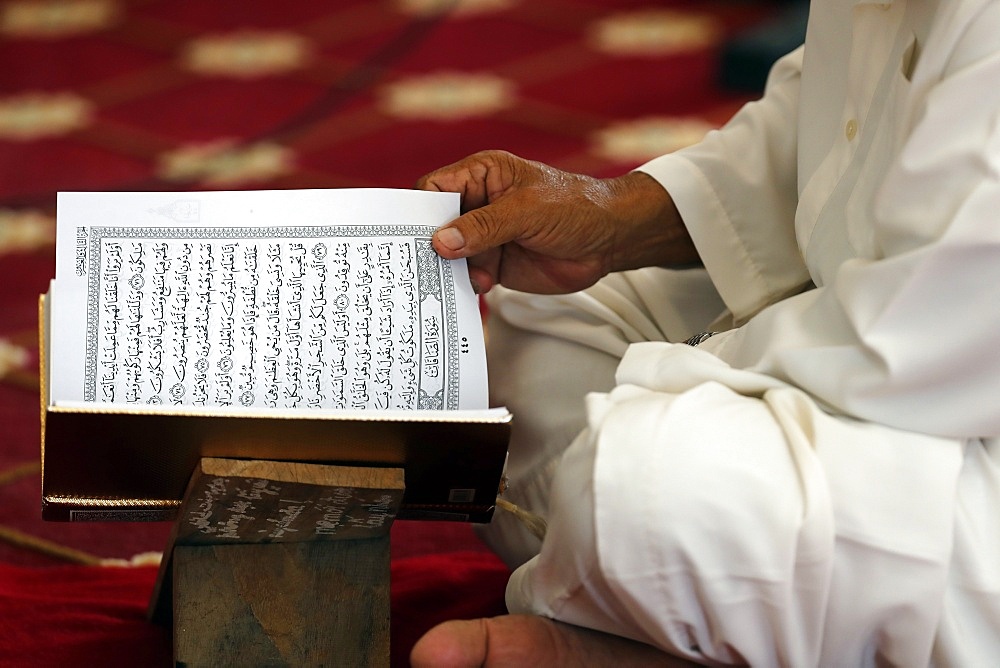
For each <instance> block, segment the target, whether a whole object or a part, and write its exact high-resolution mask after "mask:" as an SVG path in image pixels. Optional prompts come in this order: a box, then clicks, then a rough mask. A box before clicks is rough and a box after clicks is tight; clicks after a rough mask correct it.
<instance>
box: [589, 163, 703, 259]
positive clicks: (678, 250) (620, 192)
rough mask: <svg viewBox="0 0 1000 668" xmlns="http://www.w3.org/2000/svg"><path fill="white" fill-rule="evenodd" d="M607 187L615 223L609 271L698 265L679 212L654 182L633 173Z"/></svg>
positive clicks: (637, 173)
mask: <svg viewBox="0 0 1000 668" xmlns="http://www.w3.org/2000/svg"><path fill="white" fill-rule="evenodd" d="M607 184H608V187H609V189H610V190H611V192H612V193H613V196H612V197H611V198H610V200H609V202H610V204H611V206H613V207H614V212H613V213H614V220H615V227H614V230H613V242H612V254H611V270H612V271H624V270H628V269H639V268H641V267H651V266H667V267H670V266H673V267H681V266H691V265H696V264H700V259H699V257H698V252H697V250H696V249H695V247H694V243H693V242H692V241H691V236H690V235H689V234H688V231H687V228H686V227H685V226H684V221H683V219H682V218H681V215H680V212H679V211H678V210H677V207H676V206H675V205H674V201H673V199H672V198H671V197H670V193H668V192H667V190H666V189H665V188H664V187H663V186H662V185H660V183H659V182H658V181H657V180H656V179H654V178H653V177H652V176H650V175H649V174H646V173H644V172H638V171H634V172H629V173H628V174H624V175H622V176H619V177H617V178H614V179H609V180H608V181H607Z"/></svg>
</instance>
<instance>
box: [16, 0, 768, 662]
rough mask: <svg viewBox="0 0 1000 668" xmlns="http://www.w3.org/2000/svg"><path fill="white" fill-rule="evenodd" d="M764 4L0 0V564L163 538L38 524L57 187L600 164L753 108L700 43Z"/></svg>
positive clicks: (104, 551)
mask: <svg viewBox="0 0 1000 668" xmlns="http://www.w3.org/2000/svg"><path fill="white" fill-rule="evenodd" d="M782 6H783V3H781V2H777V1H776V0H775V1H773V2H768V1H763V0H762V1H759V2H752V1H750V0H706V1H699V2H695V1H693V0H689V1H678V0H674V1H670V0H659V1H653V0H582V1H578V0H530V1H528V0H395V1H390V0H385V1H379V2H372V1H371V0H336V1H317V2H275V1H273V0H272V1H267V0H240V1H238V2H234V1H231V0H212V1H211V2H205V1H204V0H169V1H168V0H117V1H116V0H14V1H7V2H0V425H2V431H0V564H9V565H17V566H32V567H37V566H55V565H58V564H66V563H74V564H101V563H107V562H108V560H112V563H123V562H124V563H128V562H130V561H131V560H133V558H136V559H137V560H138V561H140V562H141V561H142V560H143V559H144V557H143V556H142V555H143V554H145V553H149V552H153V553H155V552H156V551H157V550H160V549H162V547H163V545H164V543H165V540H166V535H167V532H168V531H169V526H166V525H163V524H145V525H143V524H112V525H108V524H93V525H79V524H63V523H43V522H41V520H40V518H39V508H40V500H39V496H40V484H39V464H38V454H39V449H38V442H39V422H38V410H39V408H38V398H37V390H38V375H37V370H36V368H37V344H36V337H37V334H36V327H37V325H36V317H37V296H38V295H39V293H42V292H44V291H45V290H46V289H47V283H48V280H49V279H50V278H51V276H52V275H53V264H54V262H53V260H54V258H53V245H52V244H53V236H54V226H55V193H56V192H57V191H60V190H177V191H181V190H198V189H251V188H254V189H255V188H269V189H270V188H277V189H284V188H314V187H322V188H338V187H365V186H379V187H403V188H405V187H409V186H410V185H411V184H412V183H413V182H414V181H415V180H416V179H417V177H419V176H420V175H421V174H423V173H425V172H427V171H429V170H431V169H433V168H435V167H438V166H441V165H443V164H447V163H449V162H452V161H454V160H456V159H458V158H460V157H462V156H464V155H465V154H467V153H470V152H473V151H476V150H479V149H484V148H504V149H508V150H511V151H513V152H515V153H519V154H521V155H524V156H526V157H531V158H534V159H538V160H542V161H545V162H549V163H551V164H554V165H556V166H558V167H561V168H564V169H569V170H575V171H580V172H586V173H590V174H594V175H598V176H606V175H613V174H618V173H621V172H623V171H626V170H628V169H630V168H631V167H634V166H635V165H637V164H640V163H641V162H643V161H645V160H646V159H648V158H650V157H653V156H655V155H658V154H661V153H663V152H665V151H670V150H674V149H676V148H678V147H680V146H684V145H687V144H689V143H691V142H693V141H696V140H698V139H699V138H700V137H701V136H702V135H703V134H704V133H705V132H707V131H708V130H710V129H711V128H713V127H716V126H718V125H720V124H721V123H722V122H724V121H725V120H726V119H727V118H728V117H729V116H731V115H732V113H733V112H734V111H735V110H736V109H737V108H738V107H739V106H740V105H741V104H743V103H744V102H745V101H746V100H747V99H749V97H751V96H752V95H753V93H752V92H751V93H746V92H734V91H733V90H727V89H723V88H721V87H720V86H719V85H717V82H718V81H719V78H720V73H719V62H720V49H721V48H722V45H723V44H724V43H725V42H726V41H727V40H728V39H729V38H730V37H731V36H733V35H736V34H737V33H740V32H741V31H744V30H746V29H748V28H753V27H755V26H759V25H762V24H763V23H765V22H767V21H768V20H770V19H771V17H773V16H775V15H776V14H777V13H778V12H779V11H780V10H781V8H782ZM109 464H111V463H109ZM397 525H398V526H397V527H395V528H394V534H393V550H394V559H397V558H407V557H416V556H420V555H425V554H429V553H438V554H440V553H446V552H448V551H463V550H473V551H480V552H481V551H482V549H483V548H482V546H481V544H479V543H478V541H477V540H476V539H475V538H474V536H473V535H472V533H471V530H470V529H469V527H468V526H465V525H448V526H445V527H440V526H435V527H434V528H433V529H427V528H426V526H425V525H424V524H423V523H397ZM136 555H139V556H138V557H137V556H136ZM153 559H154V560H155V555H154V557H153ZM0 605H3V604H2V603H0ZM394 614H395V613H394ZM0 645H2V643H0ZM0 649H2V647H0Z"/></svg>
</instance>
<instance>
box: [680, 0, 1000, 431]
mask: <svg viewBox="0 0 1000 668" xmlns="http://www.w3.org/2000/svg"><path fill="white" fill-rule="evenodd" d="M998 35H1000V11H998V10H997V7H996V5H994V6H993V9H992V10H990V11H987V12H985V13H984V14H983V15H982V16H981V17H979V20H977V21H976V22H975V23H974V24H973V27H972V28H971V29H970V30H969V31H967V32H966V33H965V34H964V36H963V37H962V39H961V40H960V42H959V43H958V45H957V47H956V48H955V49H954V50H953V51H952V53H951V60H950V64H949V66H948V68H947V69H946V70H945V75H944V76H943V77H942V78H941V79H940V80H939V81H937V82H935V83H934V84H933V86H932V87H931V88H930V89H929V90H928V91H927V92H926V97H925V102H924V104H923V106H922V108H921V109H920V110H919V114H918V116H917V117H916V120H915V122H914V123H913V126H912V129H911V130H908V131H906V132H905V133H901V134H902V135H903V136H901V137H900V141H901V145H900V148H899V151H898V153H897V157H896V158H895V160H894V161H893V162H891V163H890V164H889V165H888V168H887V170H886V172H885V178H884V181H883V183H882V184H881V187H880V189H879V192H878V195H877V198H876V201H875V207H874V210H873V220H872V227H873V229H874V235H875V242H876V248H877V256H876V257H874V258H857V259H853V260H848V261H846V262H844V263H843V264H842V265H841V266H840V268H839V269H838V270H837V271H836V272H835V273H834V274H833V275H832V277H831V278H830V279H829V280H827V281H825V282H824V284H823V285H822V286H820V287H818V288H817V289H815V290H810V291H808V292H805V293H802V294H798V295H795V296H793V297H790V298H787V299H783V300H781V301H778V302H777V303H775V304H773V305H771V306H769V307H767V308H766V309H764V310H763V311H761V312H760V313H758V314H756V315H754V316H753V317H752V318H751V319H750V320H749V321H748V322H746V324H744V325H743V326H741V327H740V328H739V329H736V330H734V331H732V332H730V333H729V334H728V335H727V336H724V337H717V340H716V339H713V340H710V341H709V342H708V345H707V346H706V347H707V349H708V350H710V351H712V352H714V353H715V354H717V355H718V356H719V357H721V358H722V359H723V360H725V361H727V362H728V363H730V364H731V365H733V366H734V367H737V368H743V369H748V370H753V371H758V372H761V373H764V374H766V375H769V376H773V377H775V378H779V379H781V380H784V381H786V382H789V383H791V384H793V385H795V386H798V387H800V388H802V389H804V390H806V391H807V392H808V393H810V394H811V395H812V396H813V397H815V398H817V399H818V400H819V401H821V402H823V403H825V404H826V405H827V406H829V407H831V408H832V409H833V410H835V411H837V412H841V413H844V414H846V415H850V416H854V417H858V418H862V419H865V420H869V421H873V422H877V423H881V424H885V425H889V426H894V427H898V428H901V429H907V430H912V431H918V432H922V433H928V434H936V435H941V436H952V437H960V438H962V437H966V438H967V437H979V436H989V435H993V434H1000V411H998V410H997V408H996V396H997V387H998V383H1000V354H997V353H996V350H997V347H998V345H1000V310H998V309H996V308H995V307H993V306H991V303H992V299H991V298H990V297H989V296H988V295H989V294H990V293H991V292H992V291H993V290H995V287H994V286H995V285H997V284H998V281H1000V225H998V224H997V212H998V211H1000V87H998V86H997V85H996V82H997V81H1000V38H998V37H997V36H998ZM672 164H673V165H675V166H676V165H680V167H675V168H676V171H685V170H686V171H689V172H691V173H692V174H695V175H698V174H700V175H701V177H702V178H703V179H704V180H705V181H706V187H708V188H709V189H711V188H712V186H710V185H707V184H708V183H709V182H714V179H713V178H711V174H710V171H709V169H710V168H711V163H707V164H708V165H709V166H708V167H705V166H704V165H703V164H702V163H700V162H697V156H693V157H679V158H678V160H677V161H676V162H674V163H672ZM670 176H672V175H670ZM687 178H688V179H689V180H691V179H694V178H696V177H695V176H691V175H690V174H689V176H688V177H687ZM661 181H662V182H664V183H668V184H669V183H670V182H669V181H667V180H666V178H664V179H661ZM678 183H681V184H682V185H685V184H684V183H683V181H680V180H678ZM668 189H669V185H668ZM726 190H727V191H728V190H729V189H728V187H727V188H726ZM766 190H767V189H766V188H765V192H766ZM701 192H702V193H704V192H705V190H704V188H703V189H702V191H701ZM765 197H770V196H769V195H765ZM717 198H718V196H716V199H717ZM750 200H752V197H751V198H748V201H750ZM754 206H756V205H754ZM682 213H683V214H684V215H685V216H687V215H688V213H689V212H688V211H684V210H683V209H682ZM698 220H699V223H697V224H695V225H694V227H693V229H692V234H693V235H694V236H695V237H696V243H697V242H698V237H699V236H700V237H701V238H702V239H706V238H709V236H708V235H707V234H706V233H705V232H704V231H702V230H699V228H698V225H700V224H710V221H708V220H707V219H702V218H701V217H699V218H698ZM701 221H704V222H701ZM713 224H714V223H713ZM732 227H733V228H735V229H736V232H737V234H742V235H743V236H742V243H744V244H745V245H746V244H750V245H754V247H758V246H760V245H761V244H770V243H774V242H775V240H776V239H779V238H780V237H779V235H777V234H775V233H774V232H773V231H771V230H769V229H768V228H767V226H766V225H765V226H764V227H762V228H761V229H754V230H752V231H750V232H744V231H743V230H741V229H739V228H738V226H736V225H732ZM728 232H729V230H725V229H723V230H720V231H719V232H717V233H716V234H717V235H725V234H727V233H728ZM747 239H750V240H751V241H749V242H748V241H747ZM719 243H723V242H719ZM699 249H700V250H705V249H707V250H708V252H707V253H705V254H704V260H705V263H706V267H707V268H708V270H709V273H710V274H711V275H712V277H713V280H714V281H716V285H717V287H719V290H720V294H722V296H723V298H725V299H726V301H727V303H728V304H729V305H730V307H731V308H734V309H735V310H737V317H738V316H739V315H740V314H741V313H744V314H745V313H749V312H752V308H753V306H754V303H755V300H758V299H759V298H760V297H759V296H760V295H763V294H765V290H762V289H761V288H760V287H757V286H755V284H754V283H753V281H751V280H748V279H744V281H745V283H744V284H743V285H741V284H739V283H734V282H733V281H734V279H736V278H738V272H735V271H734V270H733V269H732V268H731V267H729V266H725V265H720V264H719V262H720V261H722V262H723V263H730V264H732V263H733V262H734V260H733V257H734V254H730V255H729V257H727V258H724V257H723V256H722V255H721V254H716V253H714V252H712V250H711V244H707V245H706V244H704V243H703V245H702V246H700V247H699ZM782 257H784V258H791V257H794V253H792V252H790V251H788V250H785V251H784V254H783V255H782ZM787 263H788V262H787V260H786V261H785V262H784V264H787ZM777 264H778V266H779V269H778V270H774V269H769V270H765V271H764V272H763V274H762V276H763V279H773V278H774V276H775V272H776V271H777V272H778V276H779V277H784V275H783V274H781V273H780V267H782V266H783V263H782V261H778V263H777ZM785 271H786V272H788V271H791V270H790V269H787V268H786V269H785ZM763 279H762V280H763ZM758 282H760V281H758ZM791 284H792V281H790V280H787V279H786V282H785V283H784V285H791ZM744 291H745V292H746V293H747V294H748V295H749V297H742V298H741V297H740V294H742V293H743V292H744ZM734 293H735V294H736V296H735V297H733V296H732V295H733V294H734ZM742 309H746V310H742Z"/></svg>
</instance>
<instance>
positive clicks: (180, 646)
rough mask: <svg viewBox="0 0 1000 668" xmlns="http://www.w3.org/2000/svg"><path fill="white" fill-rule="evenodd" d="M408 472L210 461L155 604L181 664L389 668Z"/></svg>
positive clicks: (153, 614) (197, 474)
mask: <svg viewBox="0 0 1000 668" xmlns="http://www.w3.org/2000/svg"><path fill="white" fill-rule="evenodd" d="M404 487H405V486H404V483H403V470H402V469H397V468H378V467H374V468H367V467H343V466H331V465H323V464H306V463H294V462H272V461H261V460H249V461H244V460H230V459H214V458H211V457H207V458H204V459H202V460H201V461H200V462H199V464H198V466H197V468H196V469H195V471H194V473H193V475H192V476H191V480H190V482H189V484H188V489H187V492H186V493H185V495H184V500H183V501H182V503H181V508H180V511H179V515H178V518H177V521H176V522H175V523H174V527H173V531H172V533H171V537H170V541H169V542H168V544H167V549H166V550H165V552H164V558H163V561H162V562H161V563H160V573H159V576H158V577H157V580H156V585H155V587H154V591H153V595H152V597H151V598H150V607H149V616H150V619H153V620H157V621H160V622H163V623H170V622H171V621H172V622H173V627H174V661H175V663H176V664H177V665H182V666H220V665H221V666H261V665H266V666H338V667H339V666H347V667H350V666H363V667H368V666H388V665H389V528H390V526H391V525H392V520H393V518H394V517H395V516H396V512H397V510H398V508H399V504H400V501H401V499H402V496H403V491H404Z"/></svg>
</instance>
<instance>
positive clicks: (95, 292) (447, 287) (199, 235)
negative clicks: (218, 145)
mask: <svg viewBox="0 0 1000 668" xmlns="http://www.w3.org/2000/svg"><path fill="white" fill-rule="evenodd" d="M434 230H435V228H434V226H431V225H330V226H326V225H322V226H292V227H274V226H269V227H189V226H185V227H97V226H94V227H90V228H89V235H90V238H89V243H90V252H89V253H88V264H89V267H88V271H87V276H88V279H87V282H88V285H87V333H86V351H85V361H84V392H83V398H84V401H94V402H96V400H97V354H98V324H99V316H98V315H97V314H98V313H99V309H98V306H99V301H100V299H99V295H100V294H101V285H100V282H101V262H102V259H103V258H102V257H101V247H102V246H103V242H104V241H105V240H107V239H153V240H155V239H170V240H180V241H182V240H192V239H193V240H198V239H211V240H227V239H234V240H244V239H265V240H266V239H272V238H287V239H299V238H302V239H316V238H337V237H354V238H358V237H371V238H376V239H377V238H387V237H408V238H412V239H413V241H414V244H415V246H416V257H417V271H416V275H417V289H418V291H419V294H420V304H421V305H422V304H423V300H424V297H426V296H427V295H431V294H433V295H435V296H436V297H437V298H438V300H439V301H440V303H441V304H442V306H443V308H444V316H445V322H446V331H445V337H446V339H447V345H446V349H447V355H446V357H445V365H446V369H445V388H444V396H443V397H437V396H435V397H430V398H429V399H428V400H427V401H421V402H420V403H421V404H425V405H419V406H418V407H419V408H446V409H449V410H455V409H458V407H459V364H458V350H459V342H458V339H459V332H458V313H457V308H456V299H455V275H454V273H453V272H452V271H451V266H450V264H449V263H448V261H446V260H444V259H442V258H441V257H440V256H439V255H438V254H437V253H435V252H434V249H433V248H432V247H431V234H433V232H434Z"/></svg>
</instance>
